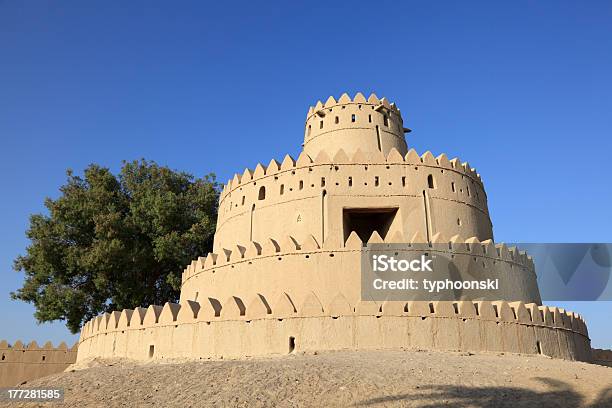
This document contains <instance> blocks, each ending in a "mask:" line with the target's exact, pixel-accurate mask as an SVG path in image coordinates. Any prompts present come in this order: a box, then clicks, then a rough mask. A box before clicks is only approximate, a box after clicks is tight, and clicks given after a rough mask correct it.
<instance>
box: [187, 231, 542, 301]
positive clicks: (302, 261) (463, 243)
mask: <svg viewBox="0 0 612 408" xmlns="http://www.w3.org/2000/svg"><path fill="white" fill-rule="evenodd" d="M367 243H386V244H403V245H401V248H402V249H401V252H402V255H405V256H410V255H411V253H412V254H421V253H424V252H428V253H431V254H432V255H436V256H433V268H434V270H443V269H444V268H447V267H448V266H447V265H445V262H448V260H449V259H451V258H452V262H453V265H455V266H456V267H457V268H459V270H466V271H467V270H469V271H471V273H472V274H473V276H488V277H492V278H495V277H498V278H500V279H502V281H503V282H504V284H505V287H506V288H507V289H504V290H508V293H504V295H505V297H504V298H505V299H508V300H522V301H525V302H535V303H541V300H540V295H539V292H538V290H537V282H536V275H535V270H534V263H533V259H532V258H531V257H530V256H529V255H527V254H526V252H524V251H521V250H519V249H518V248H516V247H508V246H507V245H506V244H503V243H498V244H496V243H494V242H493V241H492V240H485V241H482V242H481V241H480V240H478V238H476V237H470V238H462V237H460V236H452V237H448V236H444V235H443V234H441V233H438V234H436V235H434V236H433V237H432V238H431V240H430V241H427V240H426V238H425V237H423V236H422V235H421V234H419V233H415V234H413V236H412V237H404V236H403V235H401V234H400V233H396V234H393V235H387V237H386V238H385V239H383V238H382V237H381V236H380V235H379V234H378V233H376V232H375V233H373V234H372V236H371V237H370V239H369V240H368V242H362V241H361V239H360V238H359V236H358V235H357V234H356V233H355V232H353V233H351V235H350V236H349V238H348V239H347V240H346V242H344V243H343V244H342V245H340V246H336V245H333V244H321V243H320V242H319V241H318V240H317V239H316V238H315V237H313V236H312V235H309V236H305V237H300V238H298V237H294V236H285V237H269V238H267V239H266V240H261V241H259V242H256V241H252V242H249V243H235V244H234V245H231V246H227V247H224V248H222V249H221V251H219V252H220V253H210V254H208V255H207V256H206V257H199V258H198V259H197V260H194V261H192V262H191V264H190V265H189V266H188V267H187V268H186V269H185V270H184V271H183V274H182V288H181V300H187V299H189V300H198V299H201V298H202V297H203V296H204V297H206V296H212V297H217V296H220V297H225V296H228V295H229V294H239V295H240V294H243V293H248V292H249V291H253V290H257V291H259V292H261V293H270V292H274V291H275V289H274V288H279V286H278V284H277V282H278V279H279V277H282V279H283V286H282V287H280V288H279V289H278V290H289V291H291V292H292V293H294V294H295V295H296V296H303V295H304V294H305V293H307V292H308V291H309V290H315V291H317V292H318V293H319V294H320V295H322V296H324V297H329V296H332V295H333V290H334V289H333V288H337V287H343V288H344V290H345V294H346V296H348V298H349V299H350V301H351V302H355V301H357V300H359V299H360V296H361V280H360V273H359V271H360V270H361V251H362V250H363V247H364V245H365V244H367ZM396 247H397V246H396ZM395 250H397V248H396V249H394V251H395ZM437 255H442V256H437ZM329 271H333V273H331V272H329Z"/></svg>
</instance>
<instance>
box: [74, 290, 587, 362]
mask: <svg viewBox="0 0 612 408" xmlns="http://www.w3.org/2000/svg"><path fill="white" fill-rule="evenodd" d="M128 323H129V325H128ZM400 348H404V349H425V350H460V351H461V350H462V351H494V352H510V353H523V354H544V355H547V356H551V357H554V358H562V359H567V360H581V361H590V360H591V348H590V340H589V338H588V333H587V330H586V325H585V324H584V322H583V321H582V319H581V318H580V317H579V316H578V315H576V314H575V313H571V312H566V311H564V310H562V309H557V308H549V307H546V306H538V305H535V304H527V305H526V304H524V303H522V302H516V303H508V302H454V303H452V302H432V303H427V302H408V303H402V302H386V303H383V304H377V303H374V302H359V303H357V304H350V303H349V302H348V301H347V300H346V298H345V297H344V296H343V295H341V294H337V296H335V297H334V298H333V299H332V300H331V302H329V303H328V304H327V305H325V306H323V305H322V303H321V302H320V301H319V298H318V297H317V296H316V295H315V294H314V293H311V294H310V295H309V296H308V297H307V298H305V299H304V300H303V302H301V303H300V304H299V305H298V306H296V302H295V301H294V300H293V298H292V297H291V296H289V295H287V294H282V295H281V296H279V297H278V298H277V299H275V300H274V301H272V300H270V299H267V298H265V297H262V296H260V295H255V296H253V297H252V298H250V299H248V300H247V299H240V298H237V297H230V298H229V299H227V300H225V301H224V302H223V304H222V305H221V304H220V303H217V302H209V301H206V302H203V303H196V302H186V303H184V304H182V305H178V304H169V303H167V304H166V305H165V306H164V307H163V308H162V307H159V306H151V307H149V308H148V309H147V310H144V309H141V310H138V311H131V310H128V311H123V312H121V313H116V314H113V315H109V314H106V315H103V316H99V317H97V318H96V319H94V320H92V321H90V322H88V323H87V324H86V325H85V327H84V328H83V331H82V333H81V339H80V343H79V355H78V360H79V361H81V360H84V359H87V358H90V357H125V358H131V359H137V360H149V359H152V360H155V359H172V358H187V359H195V360H197V359H203V358H243V357H247V356H263V355H283V354H288V353H290V352H292V351H295V352H302V351H320V350H345V349H346V350H362V349H400Z"/></svg>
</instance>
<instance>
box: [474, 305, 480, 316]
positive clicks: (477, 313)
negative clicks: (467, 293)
mask: <svg viewBox="0 0 612 408" xmlns="http://www.w3.org/2000/svg"><path fill="white" fill-rule="evenodd" d="M474 309H475V310H476V316H480V310H479V309H478V303H474Z"/></svg>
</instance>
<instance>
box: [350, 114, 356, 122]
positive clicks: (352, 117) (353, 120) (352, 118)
mask: <svg viewBox="0 0 612 408" xmlns="http://www.w3.org/2000/svg"><path fill="white" fill-rule="evenodd" d="M355 120H356V117H355V114H352V115H351V122H355Z"/></svg>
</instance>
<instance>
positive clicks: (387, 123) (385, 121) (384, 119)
mask: <svg viewBox="0 0 612 408" xmlns="http://www.w3.org/2000/svg"><path fill="white" fill-rule="evenodd" d="M383 122H384V123H385V126H386V127H389V117H388V116H387V115H383Z"/></svg>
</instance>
